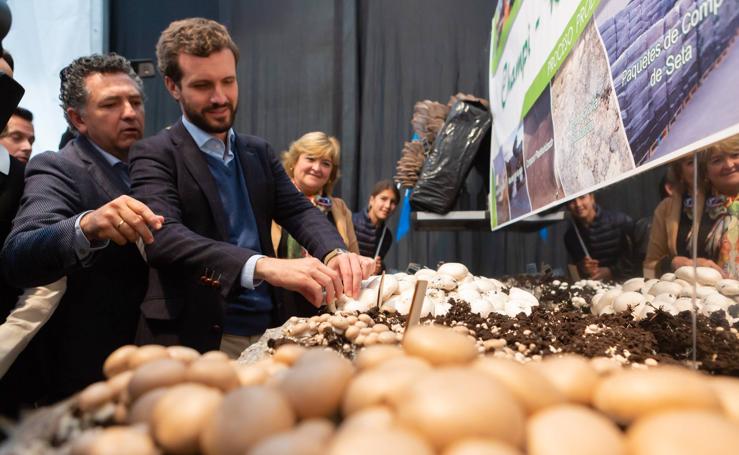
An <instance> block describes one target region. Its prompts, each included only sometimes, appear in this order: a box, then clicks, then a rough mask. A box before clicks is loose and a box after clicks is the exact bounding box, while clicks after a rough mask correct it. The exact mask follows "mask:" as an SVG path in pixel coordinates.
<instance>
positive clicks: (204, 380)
mask: <svg viewBox="0 0 739 455" xmlns="http://www.w3.org/2000/svg"><path fill="white" fill-rule="evenodd" d="M185 379H186V380H187V381H189V382H199V383H201V384H205V385H209V386H211V387H215V388H217V389H220V390H222V391H224V392H228V391H230V390H233V389H235V388H237V387H239V386H240V385H241V381H240V380H239V375H238V374H236V370H235V369H234V367H232V366H231V363H230V362H229V361H224V360H220V359H218V358H210V359H209V358H205V356H203V357H201V358H200V359H198V360H196V361H194V362H192V363H191V364H190V366H189V367H188V368H187V372H186V374H185Z"/></svg>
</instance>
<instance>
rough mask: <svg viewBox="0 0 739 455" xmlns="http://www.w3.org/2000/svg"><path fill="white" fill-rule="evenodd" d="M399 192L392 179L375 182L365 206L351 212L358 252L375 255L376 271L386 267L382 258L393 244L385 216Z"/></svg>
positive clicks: (394, 207) (390, 210) (391, 214)
mask: <svg viewBox="0 0 739 455" xmlns="http://www.w3.org/2000/svg"><path fill="white" fill-rule="evenodd" d="M399 200H400V193H399V192H398V189H397V188H396V187H395V184H393V182H392V180H380V181H379V182H377V183H375V186H374V187H373V188H372V193H371V194H370V197H369V202H368V203H367V208H366V209H365V210H363V211H361V212H356V213H354V214H353V215H352V221H353V222H354V231H355V232H356V233H357V240H358V241H359V253H360V254H361V255H362V256H367V257H371V258H374V259H375V271H374V273H375V274H378V273H381V272H382V271H383V270H385V263H384V262H383V259H384V258H385V255H386V254H387V252H388V250H389V249H390V246H392V244H393V233H392V231H391V230H390V228H389V227H388V226H387V220H388V219H389V218H390V217H391V216H393V213H395V209H396V208H397V207H398V201H399Z"/></svg>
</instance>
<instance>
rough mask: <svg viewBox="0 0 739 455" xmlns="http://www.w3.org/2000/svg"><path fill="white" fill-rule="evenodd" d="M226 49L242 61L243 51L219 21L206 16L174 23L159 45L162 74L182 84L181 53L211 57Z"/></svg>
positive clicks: (237, 60) (159, 62)
mask: <svg viewBox="0 0 739 455" xmlns="http://www.w3.org/2000/svg"><path fill="white" fill-rule="evenodd" d="M223 49H230V50H231V52H232V53H233V55H234V58H235V59H236V63H238V62H239V48H238V47H237V46H236V43H234V42H233V40H232V39H231V35H229V33H228V30H226V27H224V26H223V25H221V24H219V23H218V22H216V21H213V20H210V19H204V18H202V17H192V18H190V19H182V20H179V21H174V22H172V23H171V24H169V27H167V28H166V29H165V30H164V31H163V32H162V34H161V36H159V42H157V63H158V66H159V72H160V73H162V76H169V77H170V79H172V80H173V81H174V82H175V83H177V84H179V83H180V80H181V79H182V69H180V65H179V64H178V62H177V57H178V56H179V54H181V53H185V54H190V55H195V56H197V57H207V56H209V55H210V54H212V53H214V52H219V51H221V50H223Z"/></svg>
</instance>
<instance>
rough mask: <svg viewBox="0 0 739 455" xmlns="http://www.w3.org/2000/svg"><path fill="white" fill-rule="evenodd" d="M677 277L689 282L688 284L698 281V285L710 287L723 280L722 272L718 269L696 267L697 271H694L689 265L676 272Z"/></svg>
mask: <svg viewBox="0 0 739 455" xmlns="http://www.w3.org/2000/svg"><path fill="white" fill-rule="evenodd" d="M675 276H676V277H677V278H680V279H682V280H685V281H687V282H688V283H693V282H695V281H697V282H698V284H705V285H708V286H713V285H715V284H716V283H718V282H719V281H721V279H723V277H722V276H721V272H719V271H718V270H716V269H713V268H711V267H696V268H695V270H693V267H692V266H689V265H686V266H683V267H680V268H679V269H677V270H675Z"/></svg>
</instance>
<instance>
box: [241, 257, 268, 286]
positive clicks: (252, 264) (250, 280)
mask: <svg viewBox="0 0 739 455" xmlns="http://www.w3.org/2000/svg"><path fill="white" fill-rule="evenodd" d="M263 257H266V256H265V255H263V254H255V255H254V256H252V257H250V258H249V260H247V261H246V264H244V268H242V269H241V287H243V288H246V289H254V288H256V287H257V286H259V285H260V284H262V280H257V282H254V270H255V269H256V268H257V261H258V260H260V259H262V258H263Z"/></svg>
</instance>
